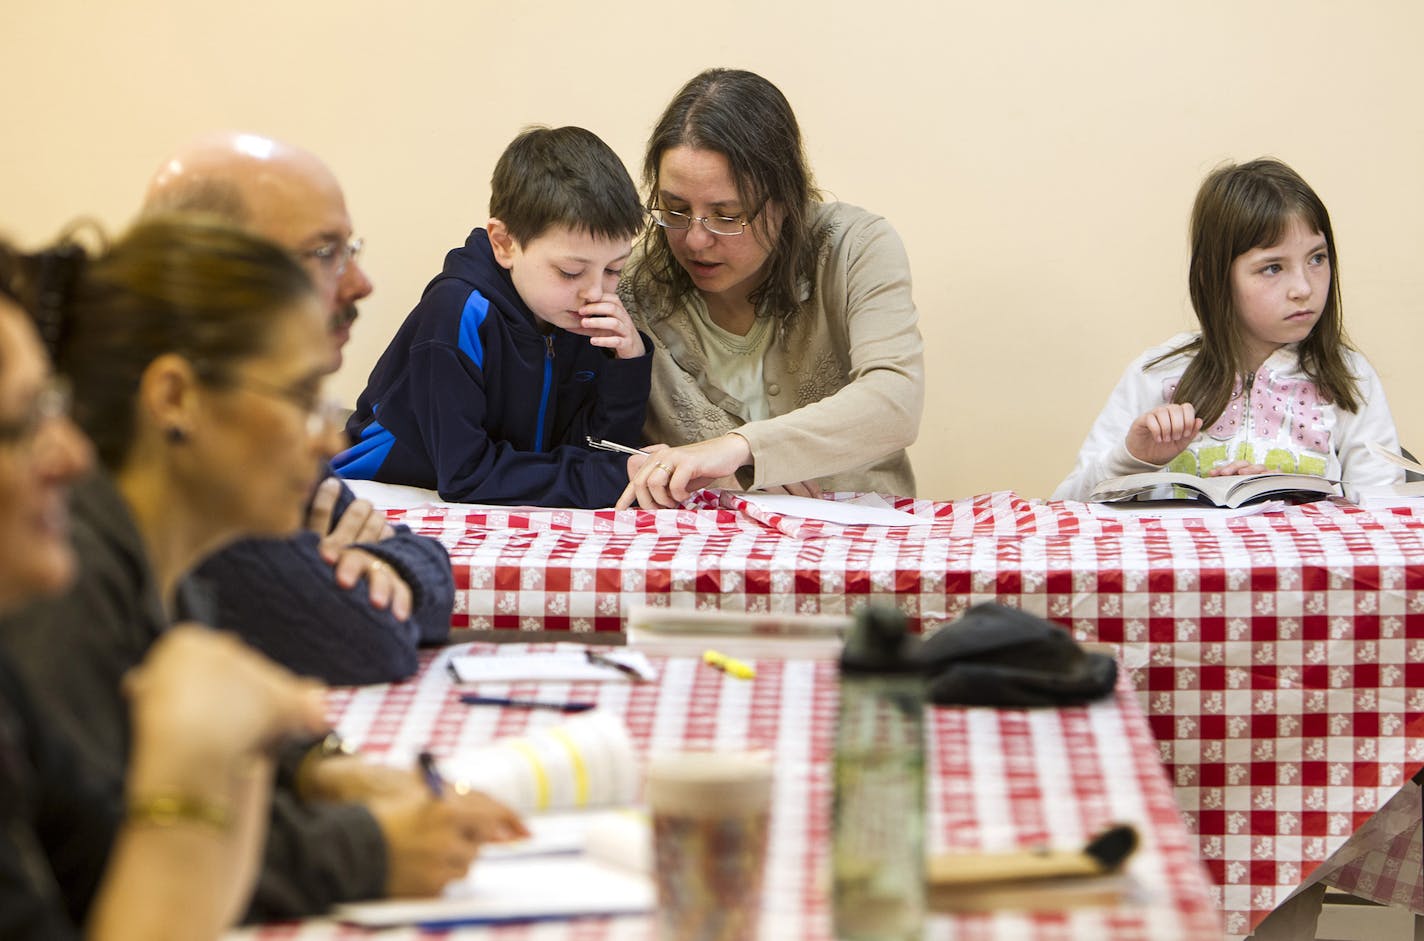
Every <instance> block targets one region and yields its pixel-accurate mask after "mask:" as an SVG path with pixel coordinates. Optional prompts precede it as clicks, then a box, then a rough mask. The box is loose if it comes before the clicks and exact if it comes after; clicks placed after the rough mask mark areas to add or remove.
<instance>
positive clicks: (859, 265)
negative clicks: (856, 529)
mask: <svg viewBox="0 0 1424 941" xmlns="http://www.w3.org/2000/svg"><path fill="white" fill-rule="evenodd" d="M643 176H644V180H645V182H646V183H647V185H648V189H649V212H650V213H651V215H652V219H653V222H655V223H656V224H657V225H656V227H655V228H653V229H652V230H651V231H650V233H649V235H648V237H647V238H646V239H644V241H643V242H642V243H641V244H640V245H639V247H638V250H637V251H636V252H635V254H634V258H633V260H632V262H631V263H630V264H629V266H628V269H627V276H626V277H625V278H624V280H623V284H622V286H621V287H620V294H621V295H622V297H623V302H624V304H625V306H626V307H627V309H628V311H629V313H630V314H631V315H632V316H633V319H634V321H635V322H636V323H637V324H638V326H639V328H640V329H642V330H643V331H644V332H645V333H647V334H648V335H650V336H651V337H652V338H653V342H654V347H655V352H654V357H653V383H652V396H651V398H650V400H649V403H648V418H647V424H646V428H645V431H646V436H647V440H649V441H652V442H655V444H653V445H651V446H650V450H655V451H656V452H657V458H656V460H653V461H648V462H647V463H645V464H644V465H643V467H642V469H641V470H640V471H639V472H638V473H637V474H636V475H635V476H634V478H633V480H632V481H631V482H630V484H629V485H628V490H627V491H625V493H624V495H623V499H622V500H621V501H620V502H619V505H620V506H628V505H631V504H632V503H633V502H634V501H635V500H636V502H637V503H638V504H639V505H640V506H643V507H646V508H656V507H668V506H675V505H677V504H678V503H679V502H681V501H682V500H685V499H687V497H688V495H689V494H690V493H691V492H692V491H693V490H696V489H697V488H699V487H704V486H722V485H728V486H734V485H736V483H737V482H738V481H737V480H731V479H729V478H733V477H735V478H737V479H738V480H739V481H740V483H741V484H742V485H744V486H746V487H748V488H750V489H758V490H773V491H785V492H789V493H795V494H801V495H807V496H816V495H819V493H820V491H821V490H823V489H824V490H862V491H878V492H882V493H892V494H899V495H904V496H913V495H914V492H915V478H914V473H913V471H912V470H911V469H910V462H909V458H908V457H907V456H906V454H905V448H906V447H907V446H908V445H909V444H910V443H911V442H913V441H914V440H915V436H916V434H917V433H918V430H919V423H920V412H921V410H922V407H923V404H924V364H923V347H922V343H921V340H920V334H919V330H918V327H917V326H916V321H917V318H916V314H915V304H914V301H913V299H912V298H911V294H910V267H909V262H908V260H907V259H906V257H905V249H904V246H903V245H902V244H901V242H900V238H899V236H898V235H896V234H895V231H894V229H892V228H891V227H890V224H889V223H888V222H886V221H885V220H884V219H882V218H880V217H879V216H876V215H873V214H871V213H868V212H866V211H865V210H863V209H859V208H857V207H855V206H850V205H847V204H845V203H823V202H821V201H820V199H819V194H818V193H817V191H816V190H815V188H814V185H813V183H812V180H811V173H810V169H809V167H808V166H807V164H806V159H805V155H804V152H803V150H802V146H801V132H800V129H799V128H798V127H797V124H796V117H795V115H794V114H793V113H792V111H791V106H790V105H789V104H787V102H786V99H785V97H783V96H782V94H781V92H780V91H779V90H778V89H777V88H776V86H774V85H772V84H771V83H770V82H768V81H767V80H766V79H764V78H762V77H761V76H759V75H755V74H753V73H751V72H743V71H735V70H729V69H710V70H708V71H706V72H703V73H702V74H700V75H698V76H697V77H695V78H694V79H692V81H690V82H689V83H688V84H687V85H686V86H684V87H683V89H682V90H681V91H680V92H678V93H677V95H676V96H675V97H674V98H673V100H672V103H671V104H669V105H668V107H667V110H666V111H665V112H664V113H663V116H662V119H661V120H660V121H659V122H658V126H657V128H656V129H655V130H654V131H653V136H652V139H651V140H650V141H649V143H648V151H647V155H646V157H645V159H644V163H643ZM663 445H667V447H666V448H665V449H664V448H663V447H662V446H663Z"/></svg>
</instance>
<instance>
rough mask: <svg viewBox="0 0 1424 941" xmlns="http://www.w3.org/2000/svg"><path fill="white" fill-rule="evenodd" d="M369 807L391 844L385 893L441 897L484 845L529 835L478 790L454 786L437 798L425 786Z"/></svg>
mask: <svg viewBox="0 0 1424 941" xmlns="http://www.w3.org/2000/svg"><path fill="white" fill-rule="evenodd" d="M367 807H368V808H369V809H370V811H371V814H372V816H374V817H375V818H376V823H377V824H378V825H379V826H380V828H381V834H382V835H383V836H384V837H385V842H386V862H387V865H386V895H387V896H388V897H390V898H423V897H429V896H433V895H438V894H439V893H440V892H441V890H443V889H444V888H445V886H446V885H448V884H449V883H451V882H453V881H455V880H457V879H461V878H463V877H464V876H465V873H466V872H468V871H469V868H470V864H471V863H473V862H474V861H475V857H476V856H477V855H479V850H480V845H481V844H482V843H500V842H506V841H509V840H516V839H519V838H521V837H525V836H528V835H529V831H528V830H527V829H525V827H524V824H523V823H522V822H521V821H520V819H519V816H518V814H516V813H514V811H512V810H510V809H509V808H508V807H506V806H504V805H503V804H501V803H500V802H499V801H497V800H495V799H494V798H492V797H490V796H488V795H486V794H481V793H480V792H478V791H469V790H466V789H464V788H462V787H459V786H456V785H453V784H452V785H451V786H450V791H449V792H448V793H447V794H446V796H444V797H440V798H437V797H433V796H432V795H431V794H430V793H429V791H428V790H427V789H426V788H425V785H424V783H423V782H419V783H418V784H417V785H416V786H414V787H412V788H409V789H405V790H403V791H401V792H400V793H397V794H388V795H384V796H381V797H377V798H374V799H372V800H371V801H370V802H369V803H368V804H367Z"/></svg>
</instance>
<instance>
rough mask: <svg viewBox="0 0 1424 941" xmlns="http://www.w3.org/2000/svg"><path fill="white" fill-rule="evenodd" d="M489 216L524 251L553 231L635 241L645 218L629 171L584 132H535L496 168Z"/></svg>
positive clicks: (573, 129)
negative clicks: (560, 229) (561, 229)
mask: <svg viewBox="0 0 1424 941" xmlns="http://www.w3.org/2000/svg"><path fill="white" fill-rule="evenodd" d="M489 212H490V215H491V216H492V217H494V218H495V219H498V220H499V221H501V222H503V223H504V226H505V228H506V229H508V230H509V234H510V235H511V236H513V237H514V239H515V241H517V242H519V243H520V244H521V245H527V244H529V243H530V242H532V241H533V240H534V239H536V238H538V237H539V236H541V235H543V234H544V233H545V232H547V231H548V230H549V229H550V228H552V227H553V226H558V225H562V226H567V227H569V228H570V229H573V230H574V231H576V232H586V233H588V234H589V235H592V236H594V237H595V238H606V239H620V238H628V239H631V238H633V237H634V236H635V235H637V234H638V233H639V232H640V231H642V228H643V225H644V222H645V221H646V216H645V215H644V212H643V206H642V203H641V202H640V201H639V199H638V189H637V187H636V186H634V185H633V179H632V177H630V176H629V175H628V169H627V167H625V166H623V161H622V160H620V159H618V155H617V154H615V153H614V152H613V149H612V148H611V147H609V146H608V145H607V144H605V143H604V142H603V141H602V140H600V139H599V137H598V135H597V134H594V133H593V132H592V131H586V130H584V129H583V128H581V127H558V128H548V127H531V128H529V129H527V130H525V131H524V132H523V133H522V134H520V135H519V136H518V137H516V138H515V139H514V140H513V141H511V142H510V144H509V146H508V147H506V148H504V153H502V154H500V157H499V162H498V163H496V164H495V165H494V176H493V177H492V178H491V179H490V204H489Z"/></svg>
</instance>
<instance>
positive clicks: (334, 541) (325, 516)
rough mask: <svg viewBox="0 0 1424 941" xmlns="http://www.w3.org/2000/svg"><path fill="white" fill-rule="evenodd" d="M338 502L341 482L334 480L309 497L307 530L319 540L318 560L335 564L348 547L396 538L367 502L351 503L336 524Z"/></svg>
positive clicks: (357, 501) (376, 511)
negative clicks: (319, 556) (320, 558)
mask: <svg viewBox="0 0 1424 941" xmlns="http://www.w3.org/2000/svg"><path fill="white" fill-rule="evenodd" d="M340 498H341V481H340V480H339V479H338V478H336V477H328V478H326V479H325V480H323V481H322V482H321V484H320V486H318V487H317V488H316V492H315V493H314V494H313V495H312V502H311V509H310V510H308V511H307V529H310V530H311V531H312V532H314V533H316V534H317V535H318V536H320V537H321V545H320V549H321V557H322V558H323V559H326V561H328V562H330V563H332V564H333V565H335V564H336V557H337V555H338V554H339V553H340V552H341V550H342V549H345V548H346V547H347V546H352V545H355V544H356V543H358V542H368V543H369V542H380V541H381V540H382V539H389V538H390V537H391V536H393V535H395V530H394V529H392V528H391V524H390V523H388V522H386V515H385V514H384V513H382V512H381V511H380V510H378V509H376V508H375V506H374V505H373V504H372V503H371V501H370V500H360V499H357V500H352V501H351V502H350V503H349V504H348V505H347V507H346V512H344V513H342V514H341V517H340V518H339V519H337V520H335V521H334V522H335V525H333V520H332V514H333V513H335V512H336V503H337V501H338V500H339V499H340Z"/></svg>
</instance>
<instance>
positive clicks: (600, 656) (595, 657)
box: [583, 649, 645, 682]
mask: <svg viewBox="0 0 1424 941" xmlns="http://www.w3.org/2000/svg"><path fill="white" fill-rule="evenodd" d="M583 653H584V656H585V657H587V658H588V662H589V663H593V664H597V665H598V666H601V667H611V668H612V669H614V670H617V671H618V672H619V673H625V674H627V675H628V676H629V677H631V678H632V679H633V680H635V681H639V682H641V681H642V680H643V679H645V677H644V676H643V674H642V673H639V672H638V671H637V670H636V669H635V668H633V667H630V666H628V664H626V663H620V662H619V661H617V660H614V659H613V658H612V657H610V656H608V654H606V653H599V652H598V651H596V650H592V649H588V650H585V651H584V652H583Z"/></svg>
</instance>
